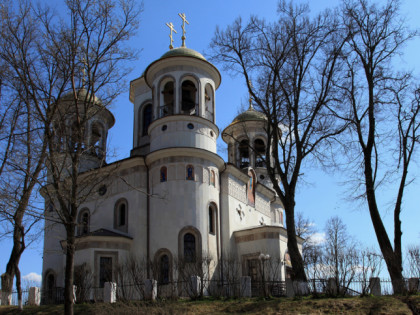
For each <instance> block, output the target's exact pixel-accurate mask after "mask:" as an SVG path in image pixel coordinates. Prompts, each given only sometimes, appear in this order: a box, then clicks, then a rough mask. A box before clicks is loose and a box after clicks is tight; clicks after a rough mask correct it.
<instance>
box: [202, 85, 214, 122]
mask: <svg viewBox="0 0 420 315" xmlns="http://www.w3.org/2000/svg"><path fill="white" fill-rule="evenodd" d="M204 102H205V108H206V116H205V118H207V119H208V120H210V121H213V122H214V93H213V88H212V86H211V84H209V83H207V84H206V87H205V89H204Z"/></svg>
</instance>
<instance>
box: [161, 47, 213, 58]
mask: <svg viewBox="0 0 420 315" xmlns="http://www.w3.org/2000/svg"><path fill="white" fill-rule="evenodd" d="M168 57H194V58H198V59H201V60H206V58H204V56H203V55H202V54H200V53H199V52H198V51H195V50H193V49H190V48H187V47H178V48H174V49H171V50H169V51H167V52H166V53H164V54H163V55H162V57H161V59H163V58H168Z"/></svg>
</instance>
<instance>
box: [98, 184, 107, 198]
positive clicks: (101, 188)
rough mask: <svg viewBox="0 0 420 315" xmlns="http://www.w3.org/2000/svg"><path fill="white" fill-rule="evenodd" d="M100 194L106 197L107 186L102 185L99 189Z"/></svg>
mask: <svg viewBox="0 0 420 315" xmlns="http://www.w3.org/2000/svg"><path fill="white" fill-rule="evenodd" d="M98 192H99V195H100V196H103V195H105V194H106V186H105V185H102V186H101V187H99V190H98Z"/></svg>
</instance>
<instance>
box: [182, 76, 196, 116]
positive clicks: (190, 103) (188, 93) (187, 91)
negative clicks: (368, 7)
mask: <svg viewBox="0 0 420 315" xmlns="http://www.w3.org/2000/svg"><path fill="white" fill-rule="evenodd" d="M181 97H182V99H181V110H182V113H183V114H187V115H198V110H197V108H196V97H197V88H196V87H195V84H194V83H193V82H192V81H190V80H185V81H184V82H182V95H181Z"/></svg>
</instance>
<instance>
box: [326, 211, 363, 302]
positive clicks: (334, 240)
mask: <svg viewBox="0 0 420 315" xmlns="http://www.w3.org/2000/svg"><path fill="white" fill-rule="evenodd" d="M325 233H326V241H325V244H324V260H323V265H324V266H326V267H327V268H328V269H327V270H328V275H329V276H332V277H333V278H335V281H336V288H337V290H336V292H337V294H343V295H345V294H346V293H347V290H348V287H349V285H350V283H351V282H352V281H353V280H354V279H355V276H356V272H357V268H358V264H359V259H358V253H357V246H356V243H355V242H354V241H353V240H352V238H351V237H350V235H349V234H348V232H347V227H346V225H345V224H344V223H343V221H342V220H341V219H340V218H339V217H332V218H330V219H329V220H328V221H327V223H326V225H325Z"/></svg>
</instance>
